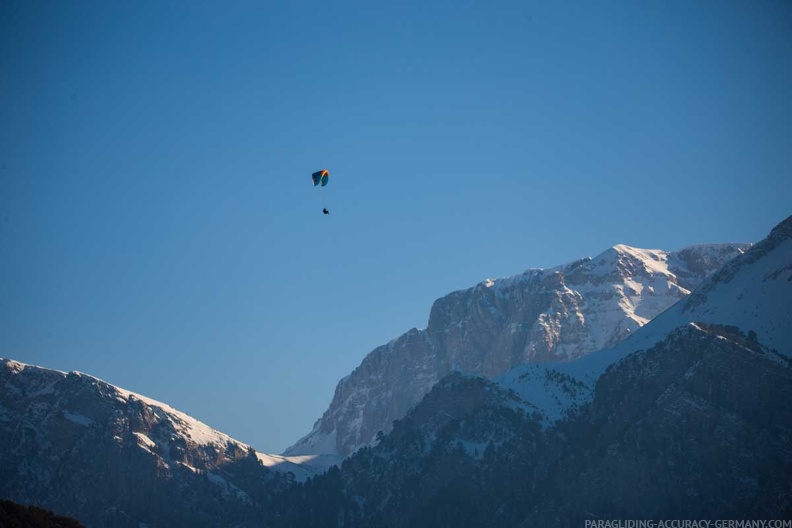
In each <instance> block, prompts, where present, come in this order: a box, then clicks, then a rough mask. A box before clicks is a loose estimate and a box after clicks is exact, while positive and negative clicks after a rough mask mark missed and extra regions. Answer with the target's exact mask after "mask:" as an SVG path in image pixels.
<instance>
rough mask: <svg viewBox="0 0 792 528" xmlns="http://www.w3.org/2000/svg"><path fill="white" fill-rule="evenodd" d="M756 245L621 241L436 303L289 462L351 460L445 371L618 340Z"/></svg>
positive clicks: (560, 354) (551, 356) (345, 387)
mask: <svg viewBox="0 0 792 528" xmlns="http://www.w3.org/2000/svg"><path fill="white" fill-rule="evenodd" d="M749 247H750V244H738V243H726V244H697V245H693V246H688V247H685V248H682V249H681V250H679V251H673V252H666V251H662V250H647V249H641V248H633V247H631V246H626V245H623V244H620V245H616V246H613V247H611V248H609V249H608V250H606V251H604V252H602V253H601V254H600V255H598V256H596V257H593V258H591V257H586V258H583V259H578V260H576V261H574V262H571V263H569V264H564V265H561V266H555V267H552V268H546V269H529V270H526V271H524V272H522V273H520V274H517V275H514V276H511V277H506V278H502V279H494V280H493V279H486V280H484V281H482V282H480V283H478V284H477V285H475V286H473V287H471V288H468V289H464V290H458V291H455V292H451V293H449V294H447V295H445V296H443V297H441V298H440V299H438V300H436V301H435V302H434V303H433V304H432V307H431V309H430V314H429V323H428V325H427V327H426V328H425V329H422V330H419V329H416V328H413V329H411V330H409V331H408V332H406V333H404V334H402V335H401V336H399V337H397V338H395V339H393V340H391V341H390V342H388V343H387V344H385V345H383V346H380V347H377V348H375V349H374V350H373V351H372V352H370V353H369V354H368V355H367V356H366V357H365V358H364V359H363V360H362V362H361V364H360V366H358V367H357V368H356V369H355V370H353V372H352V373H350V374H349V375H348V376H346V377H344V378H343V379H342V380H341V381H340V382H339V383H338V385H337V386H336V390H335V392H334V395H333V399H332V401H331V403H330V405H329V407H328V409H327V411H325V413H324V414H323V415H322V417H320V418H319V419H318V420H317V421H316V422H315V423H314V426H313V430H312V431H311V432H310V433H309V434H308V435H306V436H304V437H303V438H301V439H300V440H298V441H297V442H296V443H295V444H294V445H292V446H290V447H289V448H288V449H286V451H285V452H284V453H285V454H287V455H300V454H316V453H332V454H340V455H344V456H346V455H349V454H350V453H352V452H354V451H355V450H356V449H358V448H360V447H361V446H363V445H367V444H369V443H371V442H372V441H374V439H375V437H376V435H377V433H378V432H379V431H384V432H387V431H389V430H390V427H391V424H392V422H393V420H396V419H399V418H401V417H403V416H404V414H405V413H406V412H407V411H408V410H409V409H410V408H411V407H412V406H413V405H415V404H416V403H418V402H419V401H420V399H421V398H422V397H423V396H424V395H425V394H427V393H428V391H429V390H430V389H431V387H432V386H433V385H434V384H435V383H436V382H437V381H439V380H440V379H441V378H442V377H443V376H444V375H445V374H448V373H449V372H451V371H453V370H462V371H465V372H470V373H473V374H480V375H484V376H485V377H489V378H494V377H496V376H498V375H502V374H504V373H506V372H508V370H509V369H511V368H512V367H514V366H516V365H519V364H523V363H532V362H546V361H553V360H556V361H557V360H571V359H574V358H577V357H581V356H584V355H586V354H588V353H590V352H593V351H595V350H600V349H602V348H607V347H609V346H613V345H614V344H616V343H618V342H619V341H621V340H622V339H624V338H625V337H627V336H628V335H630V334H631V333H632V332H634V331H635V330H637V329H638V328H640V327H641V326H643V325H644V324H646V323H647V322H648V321H649V320H651V319H652V318H653V317H655V316H657V315H658V314H659V313H661V312H662V311H664V310H665V309H667V308H668V307H669V306H671V305H673V304H674V303H676V302H678V301H679V300H681V299H682V298H684V297H685V296H687V295H688V294H689V293H690V290H691V289H692V288H695V287H696V286H697V285H698V284H700V283H701V282H702V281H703V280H704V279H705V278H706V277H708V276H709V275H710V274H712V273H714V272H715V271H716V270H717V269H718V268H720V267H721V266H722V265H723V264H724V263H725V262H726V261H728V260H729V259H731V258H733V257H735V256H737V255H738V254H741V253H742V252H744V251H745V250H746V249H748V248H749Z"/></svg>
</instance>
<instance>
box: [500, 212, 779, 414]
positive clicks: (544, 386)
mask: <svg viewBox="0 0 792 528" xmlns="http://www.w3.org/2000/svg"><path fill="white" fill-rule="evenodd" d="M790 255H792V217H790V218H788V219H786V220H785V221H783V222H781V223H780V224H779V225H778V226H776V227H775V228H774V229H773V230H772V231H771V232H770V234H769V235H768V236H767V238H765V239H764V240H762V241H761V242H759V243H757V244H756V245H755V246H753V247H752V248H751V249H750V251H747V252H746V253H745V254H743V255H740V256H738V257H736V258H734V259H733V260H731V261H729V262H728V263H727V264H725V265H724V266H723V267H722V268H721V269H720V270H718V271H717V272H716V273H715V274H714V275H713V276H712V277H710V278H709V279H708V280H707V281H705V282H704V283H702V285H701V287H700V288H699V289H698V290H696V291H694V292H693V293H692V294H691V295H690V296H688V297H686V298H685V299H684V300H683V301H681V302H679V303H677V304H675V305H674V306H672V307H671V308H669V309H668V310H666V311H665V312H663V313H662V314H660V315H659V316H657V317H656V318H655V319H653V320H652V324H651V325H647V326H645V327H643V328H641V329H640V330H639V331H637V332H635V334H634V335H631V336H630V337H629V338H627V339H625V340H623V341H622V342H620V343H619V344H617V345H616V346H614V347H612V348H609V349H604V350H601V351H598V352H596V353H594V354H590V355H589V356H587V357H585V358H581V359H580V360H578V361H574V362H569V363H544V364H534V365H520V366H518V367H515V368H514V369H512V370H511V371H509V372H508V373H506V374H504V375H502V376H500V377H499V378H498V382H499V383H500V384H501V385H502V386H503V387H505V388H507V389H509V390H513V391H515V392H517V393H518V394H520V395H521V396H522V397H523V398H524V399H526V400H528V401H531V402H532V404H533V405H534V406H535V407H537V408H538V409H539V410H540V411H541V412H542V414H543V416H544V417H545V419H547V420H551V421H552V420H557V419H559V418H560V417H562V416H563V415H564V413H565V412H566V411H567V410H569V409H574V408H575V407H578V406H579V405H581V404H583V403H585V402H588V401H590V400H591V398H592V397H593V390H594V384H595V383H596V381H597V379H598V378H599V376H600V375H601V374H602V373H603V372H605V370H606V369H607V368H608V367H609V366H610V365H612V364H614V363H616V362H617V361H619V360H620V359H621V358H623V357H625V356H627V355H629V354H631V353H633V352H635V351H637V350H641V349H646V348H649V347H651V346H653V345H654V344H656V343H658V342H659V341H662V340H663V339H665V338H666V336H667V335H668V334H669V333H670V332H671V331H673V330H674V329H676V328H679V327H682V326H686V325H688V324H690V323H694V322H700V323H709V324H716V325H726V326H733V327H736V328H739V329H740V330H741V331H743V332H745V333H747V334H748V335H749V336H751V337H752V339H753V340H759V341H761V342H762V343H763V344H765V345H766V346H768V347H769V348H770V349H773V350H776V351H779V353H780V354H786V355H790V354H792V332H791V331H790V328H792V303H790V298H792V279H790V274H792V257H790Z"/></svg>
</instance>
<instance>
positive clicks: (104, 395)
mask: <svg viewBox="0 0 792 528" xmlns="http://www.w3.org/2000/svg"><path fill="white" fill-rule="evenodd" d="M0 378H2V380H3V385H2V389H3V390H2V391H0V402H1V401H2V398H9V399H10V400H9V401H11V402H14V403H17V402H26V401H27V402H37V405H38V406H39V407H40V408H41V409H47V411H46V412H47V414H48V415H49V416H56V417H58V419H65V420H67V421H69V422H72V423H76V424H78V425H82V426H88V425H93V424H102V423H108V420H109V421H110V422H112V424H113V426H112V427H113V429H114V430H115V432H114V433H113V435H112V437H113V439H114V441H115V442H116V443H118V444H124V443H125V442H127V441H128V440H129V439H132V440H134V441H135V443H136V444H137V446H138V447H139V448H140V449H142V450H144V451H146V452H148V453H150V455H151V456H153V457H155V458H156V459H158V460H159V461H160V463H161V465H162V467H164V468H170V469H171V470H174V469H175V468H176V467H182V466H183V467H187V468H191V469H192V470H196V471H197V469H196V467H201V464H200V463H198V460H199V459H200V460H203V461H204V462H207V461H208V460H209V459H212V458H214V459H215V462H216V461H217V460H218V459H219V458H223V457H218V455H213V454H212V453H225V454H229V453H237V455H228V456H231V457H232V458H233V457H236V456H239V455H240V454H244V453H250V454H253V455H255V456H256V457H257V458H258V459H259V460H260V461H261V463H262V465H264V466H266V467H268V468H270V469H272V470H275V471H279V472H290V473H293V474H294V475H295V478H296V479H298V480H304V479H305V478H307V477H309V476H312V475H314V474H316V473H317V471H320V470H321V471H324V470H325V469H327V467H329V465H332V464H333V463H335V462H336V461H335V460H329V459H317V460H313V459H309V458H303V459H296V460H295V459H289V458H285V457H280V456H277V455H266V454H263V453H256V452H255V451H254V449H253V448H252V447H251V446H249V445H247V444H245V443H242V442H239V441H237V440H235V439H233V438H231V437H230V436H228V435H227V434H225V433H222V432H220V431H218V430H216V429H214V428H212V427H210V426H208V425H207V424H205V423H203V422H201V421H200V420H197V419H195V418H193V417H192V416H190V415H188V414H186V413H184V412H182V411H179V410H176V409H174V408H173V407H171V406H170V405H168V404H166V403H163V402H160V401H157V400H154V399H152V398H148V397H146V396H143V395H142V394H138V393H136V392H132V391H129V390H126V389H122V388H121V387H117V386H115V385H112V384H110V383H108V382H106V381H103V380H101V379H99V378H97V377H95V376H91V375H89V374H85V373H82V372H77V371H73V372H69V373H65V372H61V371H58V370H54V369H47V368H43V367H38V366H34V365H28V364H25V363H21V362H19V361H14V360H10V359H3V358H0ZM1 408H2V406H1V405H0V409H1ZM113 415H116V416H117V418H112V416H113ZM0 425H1V424H0ZM130 435H131V436H130ZM188 452H189V453H192V454H190V455H188V454H187V453H188Z"/></svg>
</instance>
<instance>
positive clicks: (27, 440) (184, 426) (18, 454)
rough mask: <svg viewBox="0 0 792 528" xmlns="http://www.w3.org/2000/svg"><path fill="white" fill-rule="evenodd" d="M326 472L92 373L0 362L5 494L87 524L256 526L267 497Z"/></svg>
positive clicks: (0, 465) (0, 483)
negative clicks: (258, 448)
mask: <svg viewBox="0 0 792 528" xmlns="http://www.w3.org/2000/svg"><path fill="white" fill-rule="evenodd" d="M325 469H326V461H325V460H323V459H316V460H313V459H312V457H302V458H298V459H290V458H285V457H279V456H274V455H265V454H262V453H257V452H256V451H255V450H254V449H253V448H251V447H250V446H248V445H245V444H243V443H241V442H238V441H236V440H234V439H232V438H230V437H229V436H227V435H225V434H223V433H221V432H219V431H216V430H214V429H212V428H210V427H209V426H207V425H205V424H203V423H201V422H199V421H198V420H195V419H194V418H191V417H190V416H188V415H186V414H184V413H182V412H179V411H177V410H175V409H173V408H172V407H170V406H168V405H166V404H164V403H161V402H157V401H155V400H151V399H149V398H146V397H144V396H141V395H139V394H135V393H133V392H129V391H126V390H124V389H121V388H119V387H116V386H113V385H111V384H109V383H106V382H104V381H102V380H99V379H97V378H94V377H92V376H88V375H86V374H82V373H79V372H71V373H68V374H66V373H64V372H59V371H55V370H50V369H45V368H41V367H35V366H30V365H25V364H23V363H19V362H16V361H12V360H7V359H0V497H3V498H8V499H12V500H14V501H16V502H20V503H32V504H36V505H38V506H43V507H46V508H48V509H52V510H55V511H58V512H63V513H64V514H67V515H71V516H73V517H75V518H77V519H79V520H80V522H82V523H84V524H86V525H87V526H117V527H126V526H129V527H134V528H139V526H217V525H218V524H219V520H221V519H222V520H223V523H227V524H226V525H228V526H231V525H234V524H242V523H249V524H251V525H254V526H255V525H257V524H258V523H259V522H260V521H261V519H262V518H263V517H262V516H263V513H262V512H263V511H264V510H265V506H266V504H267V503H268V501H269V500H271V496H272V494H273V493H275V492H276V491H278V490H282V489H284V488H285V487H288V486H289V485H290V484H291V483H292V482H294V481H300V480H304V479H306V478H308V477H310V476H312V475H314V474H316V473H317V472H319V471H324V470H325Z"/></svg>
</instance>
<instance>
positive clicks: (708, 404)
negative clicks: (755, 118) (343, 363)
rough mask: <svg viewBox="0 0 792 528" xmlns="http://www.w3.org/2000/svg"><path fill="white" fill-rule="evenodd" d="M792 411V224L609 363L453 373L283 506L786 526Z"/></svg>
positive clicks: (566, 520)
mask: <svg viewBox="0 0 792 528" xmlns="http://www.w3.org/2000/svg"><path fill="white" fill-rule="evenodd" d="M691 317H695V318H700V319H703V322H691V321H689V318H691ZM719 318H722V319H723V321H724V323H725V324H719V323H717V322H715V320H717V319H719ZM644 345H645V346H644ZM562 365H568V366H569V369H567V370H566V371H564V370H563V369H561V366H562ZM527 385H530V386H532V387H527ZM514 389H517V390H514ZM554 402H555V403H554ZM556 404H558V407H559V409H560V410H563V411H565V412H558V413H556V415H555V416H554V417H553V419H551V420H548V419H547V418H548V415H549V414H550V413H549V412H548V409H550V410H552V409H553V405H556ZM790 404H792V217H791V218H789V219H787V220H786V221H785V222H783V223H782V224H780V225H779V226H778V227H777V228H776V229H774V230H773V232H772V233H771V235H770V236H769V237H768V238H767V239H765V240H763V241H762V242H760V243H758V244H757V245H756V246H754V247H753V248H751V250H749V251H748V252H746V253H745V254H744V255H742V256H740V257H738V258H736V259H734V260H733V261H731V263H730V264H727V266H726V267H724V268H723V270H722V271H720V272H718V273H717V274H715V275H713V276H712V277H711V278H710V279H708V280H707V281H706V282H705V283H704V284H702V286H701V287H700V288H699V289H698V290H697V291H696V292H695V293H694V295H691V296H689V297H687V298H686V299H685V300H684V301H683V302H681V303H678V304H677V305H675V306H674V307H672V308H671V309H670V310H668V311H666V312H665V313H664V314H663V315H662V316H660V317H657V318H655V319H654V320H652V321H651V322H649V323H648V324H647V325H646V326H644V327H642V328H641V329H639V330H638V331H636V333H635V335H634V336H632V337H630V338H629V339H628V340H625V341H622V342H621V343H619V344H618V345H617V346H616V347H614V348H613V349H610V350H603V351H598V352H595V353H592V354H589V355H586V356H584V357H582V358H579V359H577V360H575V361H572V362H569V363H557V364H556V365H555V367H553V368H549V367H544V366H542V365H533V366H531V365H529V366H527V367H526V366H520V367H517V368H515V369H513V371H510V372H509V373H507V375H505V376H501V377H499V378H498V380H496V381H495V382H493V381H490V380H487V379H484V378H479V377H475V376H470V375H463V374H460V373H452V374H450V375H449V376H447V377H446V378H444V379H443V380H441V381H440V382H439V383H437V384H436V385H435V386H434V387H433V388H432V390H431V392H430V393H429V394H428V395H426V396H425V397H424V398H423V399H422V401H421V402H420V403H419V404H418V405H416V406H415V407H414V408H413V409H411V410H410V411H409V412H408V413H406V416H405V417H404V418H403V419H401V420H398V421H396V422H395V423H394V427H393V431H392V432H391V433H390V434H387V435H382V436H379V438H378V439H377V440H376V442H375V443H374V444H373V445H372V446H367V447H363V448H361V449H360V450H358V451H357V452H356V453H355V454H354V455H352V456H350V457H349V458H348V459H347V460H346V461H345V462H344V464H343V466H342V468H341V470H340V471H334V472H331V473H330V474H328V475H327V476H324V477H320V478H318V479H316V480H315V481H312V482H310V483H308V485H306V486H303V487H298V488H295V489H291V490H287V491H286V492H285V494H284V495H283V496H282V500H281V501H280V502H279V507H281V508H283V510H282V511H283V512H284V514H283V517H282V520H283V521H285V522H284V525H299V524H300V522H302V521H304V520H305V519H306V518H307V517H306V515H308V516H310V519H311V520H312V521H313V522H314V523H315V524H322V523H326V524H333V523H338V522H341V523H342V524H343V525H344V526H349V527H355V526H382V525H387V526H394V527H398V526H454V527H458V526H504V527H506V526H534V525H536V526H561V527H565V526H569V527H572V526H581V525H583V524H584V522H585V521H586V520H596V519H600V520H601V519H613V520H616V519H645V518H649V519H664V518H665V519H681V518H694V519H746V518H747V519H786V518H790V517H791V516H792V491H791V490H790V488H789V474H790V472H792V451H790V449H789V446H790V445H792V433H791V432H792V405H790ZM319 499H321V500H319ZM303 504H310V505H311V506H310V507H309V508H298V507H297V505H303Z"/></svg>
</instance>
